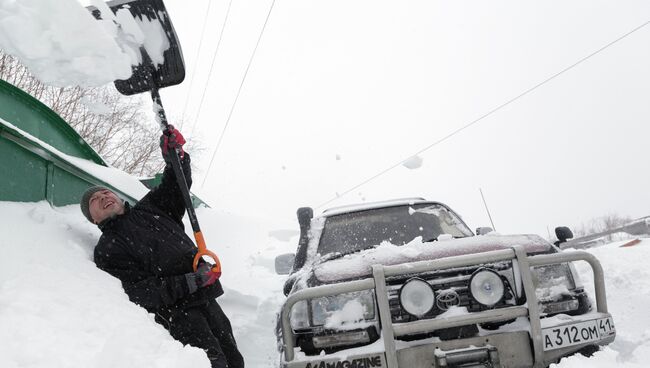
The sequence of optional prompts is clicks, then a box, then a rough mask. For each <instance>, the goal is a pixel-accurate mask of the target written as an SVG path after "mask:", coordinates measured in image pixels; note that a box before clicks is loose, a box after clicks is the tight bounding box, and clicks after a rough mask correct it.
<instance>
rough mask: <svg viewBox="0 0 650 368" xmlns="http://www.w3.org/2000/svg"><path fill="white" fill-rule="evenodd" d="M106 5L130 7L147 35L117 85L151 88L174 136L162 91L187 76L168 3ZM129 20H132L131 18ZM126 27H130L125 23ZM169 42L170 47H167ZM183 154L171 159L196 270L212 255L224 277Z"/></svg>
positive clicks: (129, 91) (132, 90) (129, 90)
mask: <svg viewBox="0 0 650 368" xmlns="http://www.w3.org/2000/svg"><path fill="white" fill-rule="evenodd" d="M106 5H108V7H109V8H110V9H111V10H112V11H113V13H115V14H116V16H117V19H125V18H124V17H123V15H124V14H123V12H124V10H125V9H128V11H129V12H130V13H131V15H132V16H133V18H134V20H135V22H136V23H139V25H140V26H138V25H135V23H134V24H132V25H128V27H135V28H139V31H142V32H143V35H142V36H144V37H143V38H142V39H141V41H142V42H143V46H140V54H141V55H140V56H141V61H140V63H139V64H138V65H135V66H133V74H132V76H131V77H130V78H129V79H127V80H116V81H115V87H116V88H117V90H118V91H119V92H120V93H121V94H123V95H133V94H137V93H142V92H147V91H150V92H151V99H152V100H153V104H154V111H155V112H156V113H157V120H158V121H159V123H160V126H161V129H162V130H163V134H166V135H170V134H171V131H170V130H169V124H168V122H167V116H166V115H165V109H164V108H163V105H162V101H161V99H160V94H159V93H158V90H159V89H160V88H164V87H168V86H173V85H176V84H179V83H181V82H182V81H183V79H185V64H184V62H183V53H182V51H181V47H180V44H179V42H178V38H177V37H176V32H175V31H174V26H173V25H172V23H171V19H170V18H169V14H168V13H167V10H166V9H165V5H164V4H163V2H162V0H126V1H125V0H115V1H110V2H107V3H106ZM89 9H90V10H91V12H92V13H93V15H94V16H95V17H96V18H98V17H100V16H101V14H100V12H99V11H98V9H97V8H94V7H89ZM119 12H122V14H118V13H119ZM120 15H122V17H121V16H120ZM128 20H129V21H130V19H128ZM158 25H159V26H158ZM122 26H123V27H126V26H125V25H124V24H122ZM165 42H166V44H165ZM152 43H153V45H152ZM165 45H166V46H167V48H166V49H164V46H165ZM147 46H148V47H147ZM148 50H149V51H148ZM152 50H153V51H152ZM153 53H156V54H153ZM152 59H155V60H152ZM179 154H180V150H179V149H176V150H173V151H172V153H171V155H170V156H171V157H170V158H171V163H172V168H173V170H174V174H175V176H176V180H177V182H178V186H179V188H180V189H181V193H182V195H183V201H184V202H185V208H186V209H187V214H188V216H189V218H190V223H191V224H192V230H193V231H194V238H195V240H196V245H197V246H198V248H199V251H198V253H197V254H196V256H195V257H194V263H193V266H194V271H196V270H197V269H198V264H199V260H200V259H201V257H203V256H208V257H210V258H212V259H213V260H214V266H213V267H212V272H214V273H216V274H217V275H218V276H217V278H218V277H219V276H221V262H219V258H218V257H217V255H216V254H214V253H213V252H211V251H209V250H208V249H207V247H206V245H205V239H204V238H203V233H202V232H201V228H200V227H199V221H198V219H197V218H196V212H195V211H194V206H193V205H192V199H191V197H190V191H189V188H188V187H187V182H186V181H185V175H184V174H183V168H182V167H181V161H180V157H179Z"/></svg>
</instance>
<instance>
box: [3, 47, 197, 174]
mask: <svg viewBox="0 0 650 368" xmlns="http://www.w3.org/2000/svg"><path fill="white" fill-rule="evenodd" d="M0 78H1V79H3V80H5V81H7V82H9V83H11V84H13V85H14V86H16V87H18V88H20V89H22V90H23V91H25V92H27V93H29V94H31V95H32V96H34V97H35V98H36V99H38V100H40V101H41V102H43V103H44V104H45V105H47V106H48V107H50V108H51V109H52V110H54V111H55V112H56V113H57V114H59V115H60V116H61V117H62V118H63V120H65V121H66V122H68V124H70V126H71V127H72V128H74V129H75V130H76V131H77V132H78V133H79V135H80V136H81V137H82V138H83V139H84V140H85V141H86V142H87V143H88V144H89V145H90V146H91V147H92V148H93V149H94V150H95V151H96V152H97V153H98V154H99V155H100V156H102V158H104V160H105V161H106V162H107V163H109V164H110V165H111V166H113V167H116V168H119V169H121V170H124V171H126V172H127V173H129V174H133V175H135V176H140V177H142V176H153V175H154V174H156V173H158V172H160V171H161V170H162V168H163V167H164V165H165V164H164V162H163V160H162V158H161V157H160V148H159V137H160V128H159V127H158V125H157V124H155V123H154V122H153V118H152V117H151V116H147V114H145V112H144V111H146V108H145V106H147V105H146V104H145V102H144V99H143V97H142V96H141V95H136V96H123V95H121V94H120V93H119V92H117V90H116V89H115V88H114V86H113V85H110V86H104V87H94V88H83V87H79V86H74V87H64V88H61V87H52V86H47V85H45V84H44V83H42V82H41V81H39V80H38V79H37V78H36V77H34V76H33V75H32V74H30V73H29V71H28V70H27V68H26V67H25V66H24V65H22V64H21V63H20V62H19V61H18V60H17V59H16V58H14V57H12V56H11V55H8V54H5V53H3V52H1V51H0ZM148 109H150V107H148ZM175 126H177V127H178V128H179V129H181V128H182V126H183V122H182V121H179V122H177V123H175ZM192 143H193V144H192V145H191V146H190V147H188V149H189V150H191V151H192V152H193V153H198V152H199V151H201V148H200V147H198V144H197V142H196V140H193V142H192Z"/></svg>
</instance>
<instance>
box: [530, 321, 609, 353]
mask: <svg viewBox="0 0 650 368" xmlns="http://www.w3.org/2000/svg"><path fill="white" fill-rule="evenodd" d="M615 332H616V329H615V328H614V321H613V320H612V318H611V317H607V318H600V319H594V320H591V321H586V322H576V323H572V324H570V325H564V326H558V327H549V328H545V329H543V330H542V337H543V339H544V350H553V349H559V348H565V347H567V346H573V345H579V344H584V343H587V342H594V341H599V340H602V339H604V338H606V337H608V336H610V335H612V334H614V333H615Z"/></svg>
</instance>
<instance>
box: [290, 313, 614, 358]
mask: <svg viewBox="0 0 650 368" xmlns="http://www.w3.org/2000/svg"><path fill="white" fill-rule="evenodd" d="M607 319H609V320H610V321H611V315H610V314H608V313H590V314H588V315H585V316H580V317H578V318H573V317H568V316H567V318H566V319H564V320H560V319H556V318H554V319H552V320H549V321H550V323H543V328H544V331H551V333H554V332H553V331H555V330H558V331H560V337H562V333H563V332H564V331H565V330H566V329H568V330H567V331H569V332H571V328H572V327H573V326H581V325H583V326H584V325H588V324H590V323H593V324H595V325H596V326H597V325H598V322H599V321H603V320H607ZM576 329H577V328H576ZM577 330H578V329H577ZM585 334H586V333H585ZM572 335H573V333H569V334H568V336H569V337H572ZM583 335H584V334H583ZM615 335H616V332H615V330H614V329H613V326H612V329H611V330H609V331H602V333H601V331H599V330H597V336H592V337H591V338H587V339H585V341H584V342H581V341H577V342H576V341H571V342H570V343H571V345H568V346H565V347H560V346H555V345H549V346H547V349H548V350H544V352H543V354H542V360H541V362H540V363H541V365H543V366H547V365H549V364H551V363H554V362H557V361H558V360H559V359H560V358H562V357H564V356H567V355H571V354H573V353H576V352H578V351H580V350H581V349H583V348H585V347H587V346H594V345H607V344H609V343H611V342H612V341H614V338H615ZM575 336H577V337H578V340H580V330H578V332H577V334H576V335H575ZM549 338H551V339H555V340H556V341H559V340H558V337H557V336H555V335H550V337H549ZM565 338H566V337H565ZM587 340H588V341H587ZM565 343H566V342H565ZM396 355H397V365H398V366H399V367H409V368H425V367H426V368H438V367H441V368H442V367H456V366H472V367H481V366H485V367H534V366H535V360H534V353H533V346H532V340H531V337H530V332H529V331H528V330H519V331H507V332H499V331H494V333H490V334H487V335H483V336H476V337H470V338H464V339H457V340H449V341H440V340H439V339H427V340H423V341H412V342H401V341H396ZM387 366H388V365H387V360H386V354H385V349H384V346H383V342H382V341H381V340H380V341H378V342H376V343H374V344H372V345H371V346H368V347H366V348H357V349H351V350H343V351H339V352H337V353H334V354H328V355H320V356H300V357H297V358H296V359H295V360H293V361H291V362H286V361H283V362H282V367H283V368H371V367H387Z"/></svg>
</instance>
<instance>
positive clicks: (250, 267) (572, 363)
mask: <svg viewBox="0 0 650 368" xmlns="http://www.w3.org/2000/svg"><path fill="white" fill-rule="evenodd" d="M198 216H199V219H200V221H201V224H202V228H203V229H204V232H205V233H206V239H207V241H208V245H209V247H210V248H212V249H213V250H214V251H216V252H217V253H218V254H219V256H220V258H221V260H222V263H223V266H224V275H223V278H222V280H223V284H224V286H225V288H226V293H225V295H224V296H223V297H221V298H219V301H220V303H221V304H222V306H223V307H224V309H225V311H226V313H227V314H228V315H229V316H230V318H231V321H232V323H233V327H234V330H235V335H236V337H237V339H238V341H239V344H240V349H241V351H242V353H243V354H244V357H245V359H246V363H247V366H248V367H274V366H276V363H277V353H276V350H275V349H276V348H275V337H274V334H273V330H274V325H275V314H276V313H277V311H278V309H279V307H280V305H281V303H282V301H283V300H284V297H283V295H282V285H283V281H284V278H283V277H282V276H277V275H275V273H274V271H273V263H274V258H275V256H276V255H278V254H281V253H285V252H291V251H294V250H295V244H296V240H297V239H296V238H295V237H293V238H291V237H290V236H277V234H285V233H287V234H291V232H289V231H288V230H289V229H292V228H294V227H297V225H294V224H290V223H289V224H288V223H282V222H278V221H276V220H269V219H260V218H254V217H252V216H251V217H242V216H238V215H234V214H229V213H223V212H220V211H218V210H214V209H199V211H198ZM0 224H2V225H0V226H1V229H2V231H1V234H2V236H1V237H0V367H3V368H14V367H21V368H23V367H141V366H147V367H170V368H171V367H193V368H197V367H209V363H208V361H207V359H206V358H205V357H204V355H203V352H202V351H200V350H198V349H195V348H192V347H183V346H182V345H181V344H180V343H178V342H176V341H174V340H173V339H172V338H171V337H170V336H169V335H168V333H167V332H166V331H165V330H164V329H163V328H162V327H161V326H159V325H157V324H156V323H155V322H154V321H153V318H152V316H151V315H149V314H147V313H146V311H145V310H144V309H141V308H139V307H137V306H136V305H134V304H132V303H131V302H129V300H128V299H127V297H126V295H125V294H124V292H123V290H122V288H121V285H120V283H119V281H118V280H117V279H114V278H112V277H111V276H110V275H108V274H106V273H104V272H102V271H100V270H98V269H97V268H96V267H95V265H94V263H93V262H92V250H93V246H94V244H95V242H96V241H97V238H98V236H99V231H98V229H97V228H96V227H95V226H94V225H92V224H90V223H88V222H87V221H86V220H85V219H84V218H83V217H82V215H81V213H80V212H79V207H78V206H67V207H64V208H52V207H50V206H49V205H48V204H47V203H45V202H40V203H11V202H0ZM188 228H189V226H188ZM623 243H624V242H617V243H611V244H607V245H605V246H602V247H600V248H596V249H593V250H590V251H591V252H593V253H594V254H595V255H596V256H598V258H599V259H600V260H601V262H602V264H603V267H604V269H605V275H606V281H607V293H608V302H609V308H610V311H611V313H612V314H613V315H614V319H615V322H616V327H617V333H618V336H617V338H616V341H615V342H614V343H613V344H611V345H610V346H608V347H606V348H604V349H603V350H602V351H600V352H597V353H596V354H595V355H594V356H593V357H591V358H585V357H582V356H575V357H571V358H568V359H564V360H563V361H562V362H561V363H560V364H559V365H557V366H558V367H562V368H566V367H584V366H590V367H611V366H623V367H645V366H647V362H648V361H650V316H648V314H647V312H646V311H647V306H648V305H650V268H649V267H648V266H647V262H648V260H650V239H647V240H643V241H642V242H641V243H640V244H638V245H636V246H633V247H625V248H621V247H620V245H621V244H623ZM577 268H578V271H579V273H580V275H581V277H582V281H583V283H584V284H585V286H587V288H589V289H592V288H593V287H592V286H591V280H592V275H591V271H590V269H589V267H588V266H587V265H586V264H577Z"/></svg>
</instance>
